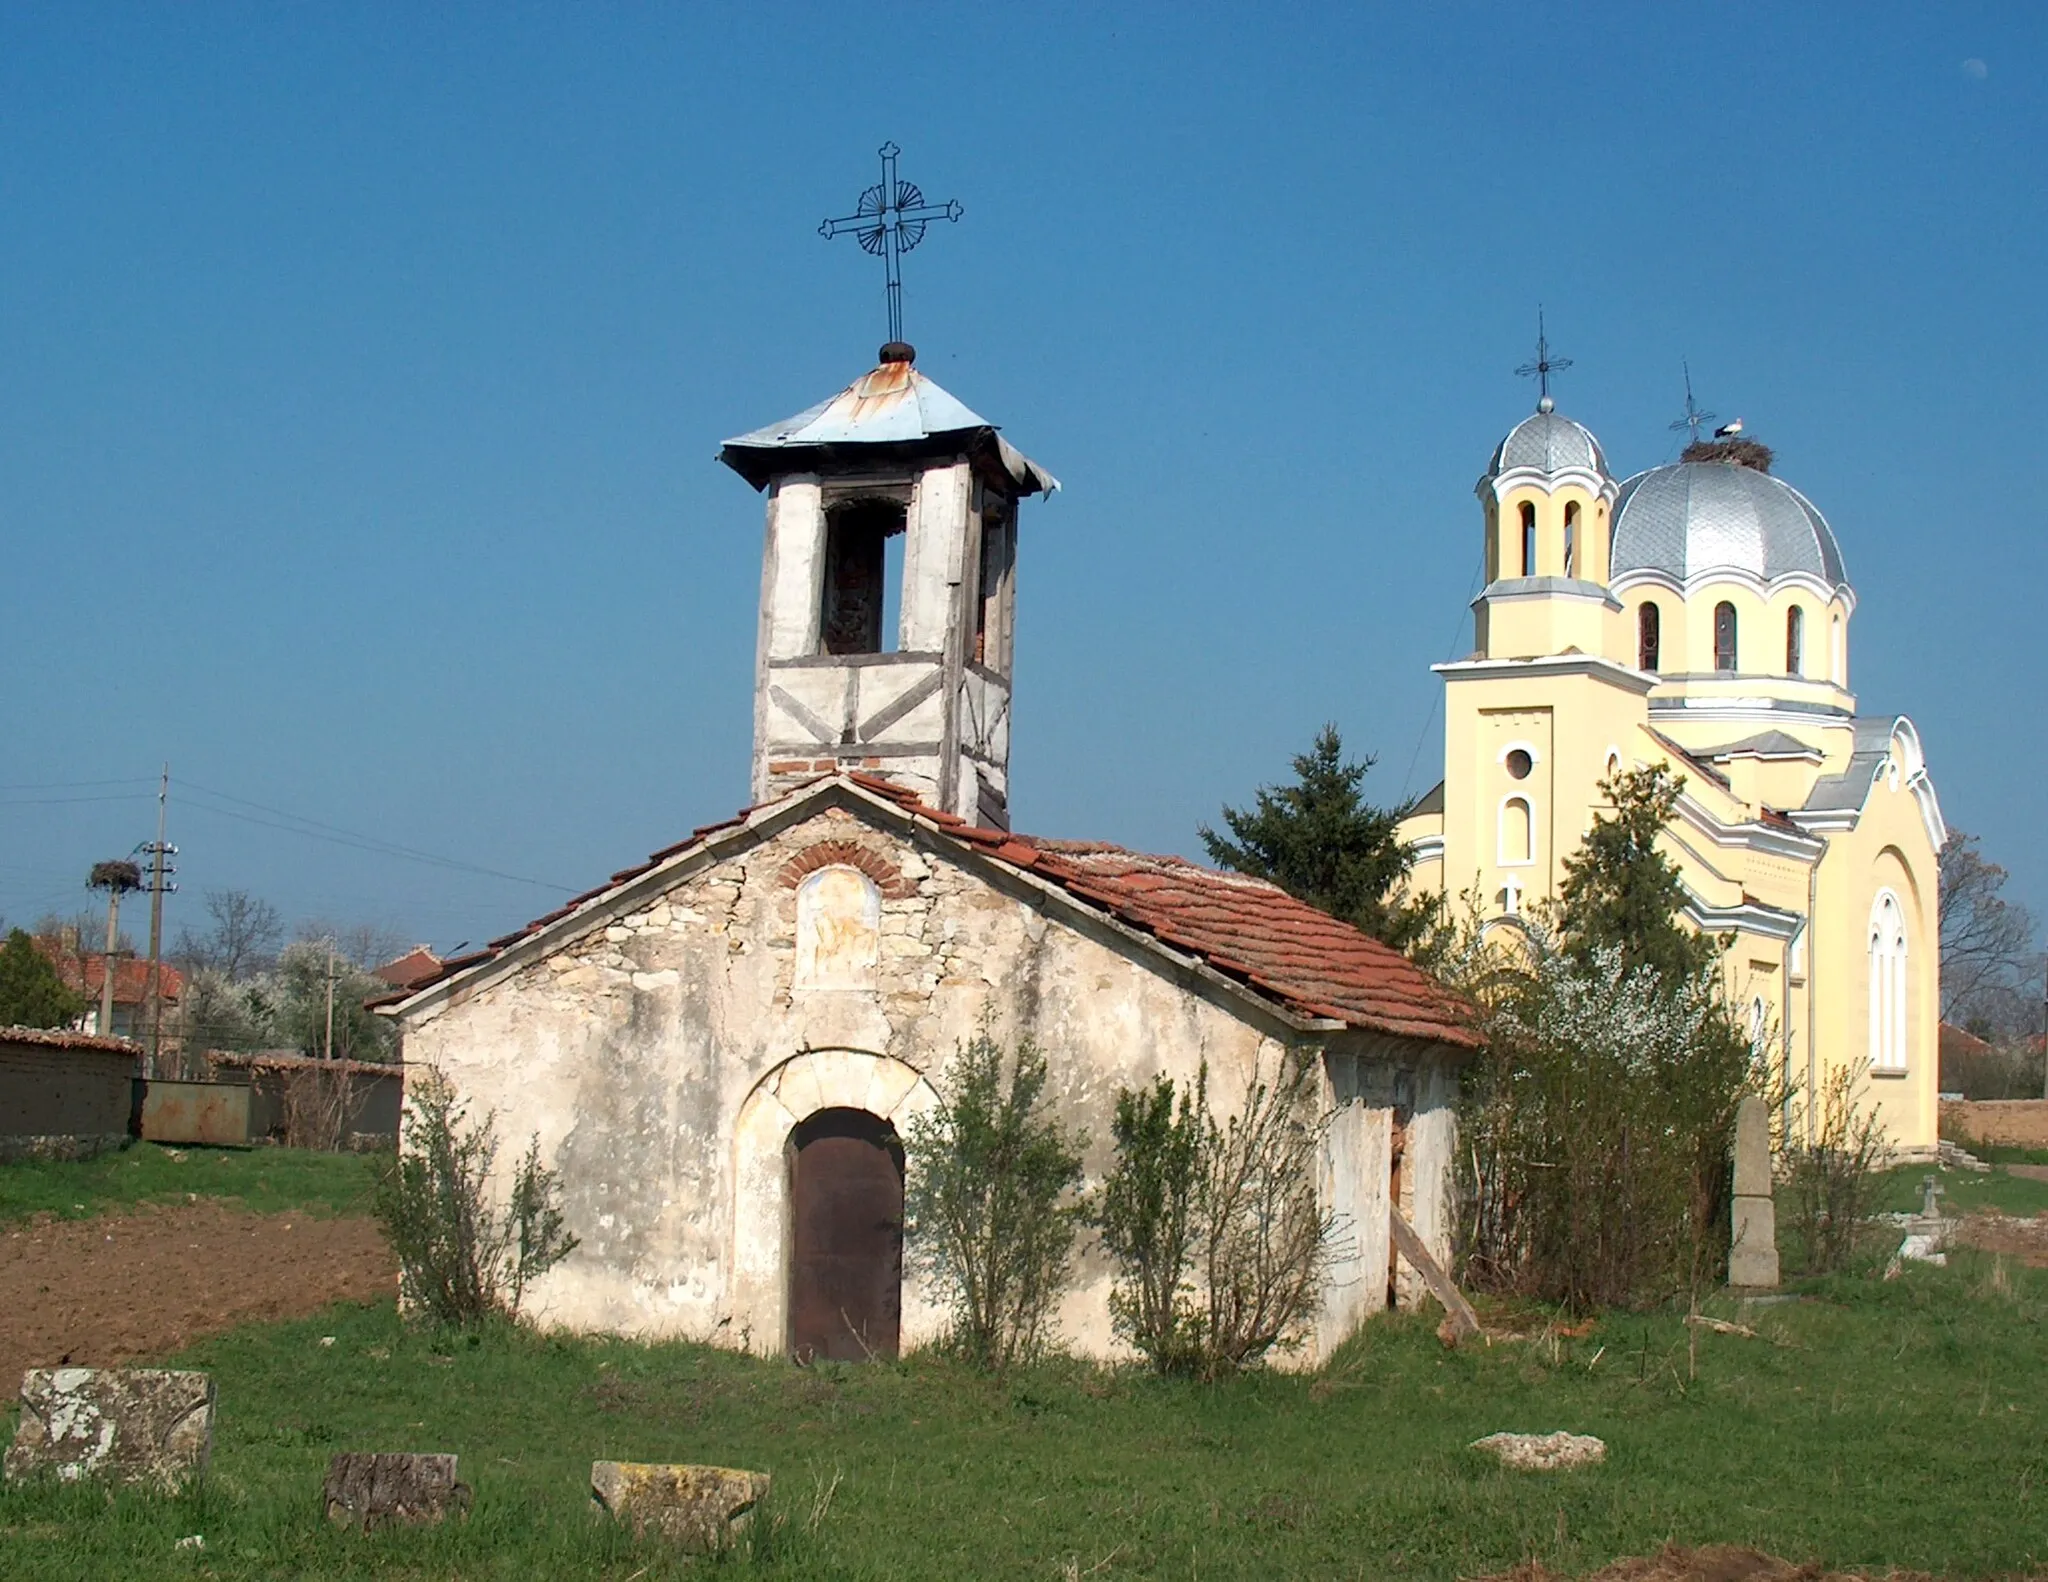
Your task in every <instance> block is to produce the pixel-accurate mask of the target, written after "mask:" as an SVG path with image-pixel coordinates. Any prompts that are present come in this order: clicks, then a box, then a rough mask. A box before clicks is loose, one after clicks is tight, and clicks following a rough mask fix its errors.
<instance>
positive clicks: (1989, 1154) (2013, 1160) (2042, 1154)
mask: <svg viewBox="0 0 2048 1582" xmlns="http://www.w3.org/2000/svg"><path fill="white" fill-rule="evenodd" d="M1957 1141H1958V1143H1959V1144H1960V1146H1961V1147H1962V1149H1963V1151H1964V1152H1965V1153H1968V1154H1973V1155H1975V1156H1976V1157H1977V1158H1979V1159H1981V1160H1983V1161H1984V1163H1986V1164H1987V1165H2048V1148H2020V1147H2017V1146H2014V1145H2013V1144H2010V1143H1979V1142H1972V1141H1970V1140H1969V1139H1968V1138H1959V1139H1957Z"/></svg>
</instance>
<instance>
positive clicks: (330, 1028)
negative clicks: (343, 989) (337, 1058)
mask: <svg viewBox="0 0 2048 1582" xmlns="http://www.w3.org/2000/svg"><path fill="white" fill-rule="evenodd" d="M327 1058H328V1059H329V1060H332V1059H333V1058H334V936H333V935H332V934H329V935H328V936H327Z"/></svg>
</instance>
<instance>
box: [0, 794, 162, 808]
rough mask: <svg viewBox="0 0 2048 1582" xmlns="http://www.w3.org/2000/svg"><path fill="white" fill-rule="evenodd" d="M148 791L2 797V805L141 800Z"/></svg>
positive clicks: (59, 805)
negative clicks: (88, 794)
mask: <svg viewBox="0 0 2048 1582" xmlns="http://www.w3.org/2000/svg"><path fill="white" fill-rule="evenodd" d="M148 795H149V793H148V792H147V791H114V792H109V793H107V794H106V795H103V796H43V797H0V807H68V806H70V805H71V804H73V803H75V802H139V801H141V800H142V799H143V798H144V797H146V796H148Z"/></svg>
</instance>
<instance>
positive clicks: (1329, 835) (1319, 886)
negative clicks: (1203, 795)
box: [1201, 725, 1436, 950]
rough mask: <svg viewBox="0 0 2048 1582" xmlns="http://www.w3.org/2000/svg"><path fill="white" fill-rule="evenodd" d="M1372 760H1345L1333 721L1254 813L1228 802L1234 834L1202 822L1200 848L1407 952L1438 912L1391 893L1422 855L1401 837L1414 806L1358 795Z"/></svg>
mask: <svg viewBox="0 0 2048 1582" xmlns="http://www.w3.org/2000/svg"><path fill="white" fill-rule="evenodd" d="M1374 761H1375V760H1374V759H1372V758H1371V757H1367V758H1364V759H1361V760H1360V761H1359V762H1357V763H1346V762H1345V761H1344V743H1343V741H1342V739H1341V738H1340V737H1339V736H1338V734H1337V727H1336V726H1335V725H1325V726H1324V727H1323V728H1322V729H1321V730H1320V731H1318V732H1317V733H1316V739H1315V745H1314V746H1313V747H1311V748H1310V749H1309V750H1308V751H1307V752H1305V753H1301V754H1298V755H1297V756H1296V758H1295V760H1294V773H1295V783H1294V784H1293V785H1286V786H1261V787H1260V788H1259V791H1258V801H1257V803H1256V805H1255V806H1253V807H1251V808H1249V809H1242V808H1233V807H1225V808H1224V810H1223V822H1224V823H1225V824H1227V825H1228V826H1229V827H1230V833H1231V835H1232V836H1234V837H1235V839H1225V838H1224V837H1223V836H1221V835H1218V834H1217V833H1216V832H1215V831H1214V830H1213V829H1211V828H1209V826H1208V825H1206V824H1204V825H1203V826H1202V827H1201V836H1202V844H1203V845H1204V846H1206V847H1207V848H1208V849H1209V856H1210V858H1211V859H1212V860H1213V861H1215V862H1217V863H1219V864H1221V865H1222V866H1223V867H1225V868H1231V869H1234V870H1236V871H1237V872H1238V873H1245V874H1250V875H1251V876H1252V877H1253V878H1256V879H1267V880H1270V881H1271V882H1272V883H1274V884H1277V885H1279V886H1280V888H1281V889H1283V890H1285V891H1286V892H1287V893H1288V894H1289V895H1292V896H1295V897H1297V898H1298V899H1300V900H1303V901H1306V902H1308V903H1309V905H1311V906H1316V907H1321V908H1322V909H1323V910H1324V911H1325V912H1328V913H1329V914H1330V915H1331V916H1332V917H1340V918H1342V919H1343V920H1344V921H1345V922H1347V923H1351V924H1354V925H1356V926H1357V927H1358V928H1360V929H1362V930H1363V931H1364V932H1366V933H1368V934H1370V935H1372V937H1373V938H1375V939H1379V940H1384V941H1385V942H1386V943H1387V944H1389V945H1392V946H1394V947H1395V948H1396V949H1399V950H1406V949H1409V948H1410V947H1412V946H1415V945H1417V944H1418V943H1419V942H1421V941H1422V940H1423V939H1424V937H1425V936H1426V935H1427V934H1428V932H1429V928H1430V924H1431V923H1432V922H1433V921H1434V919H1435V916H1436V909H1435V907H1434V906H1433V905H1431V904H1430V903H1429V902H1427V901H1416V902H1409V903H1405V904H1404V903H1402V902H1399V901H1394V900H1390V899H1389V896H1390V895H1392V893H1393V891H1394V890H1395V888H1396V887H1397V886H1398V885H1399V884H1400V882H1401V881H1402V880H1403V879H1405V878H1406V877H1407V876H1408V870H1409V867H1410V866H1411V865H1412V863H1413V861H1414V857H1413V854H1412V853H1410V851H1409V850H1408V848H1407V847H1406V846H1404V845H1402V844H1401V841H1400V839H1399V837H1398V836H1397V835H1396V833H1395V830H1396V827H1397V826H1398V825H1399V824H1400V822H1401V820H1402V819H1403V818H1405V817H1406V816H1407V814H1408V809H1407V808H1406V807H1390V808H1387V807H1376V806H1375V805H1374V804H1372V803H1371V802H1368V801H1366V800H1365V798H1364V797H1363V795H1361V793H1360V786H1361V785H1362V784H1363V782H1364V780H1365V776H1366V772H1367V771H1368V770H1370V769H1371V768H1372V766H1373V763H1374Z"/></svg>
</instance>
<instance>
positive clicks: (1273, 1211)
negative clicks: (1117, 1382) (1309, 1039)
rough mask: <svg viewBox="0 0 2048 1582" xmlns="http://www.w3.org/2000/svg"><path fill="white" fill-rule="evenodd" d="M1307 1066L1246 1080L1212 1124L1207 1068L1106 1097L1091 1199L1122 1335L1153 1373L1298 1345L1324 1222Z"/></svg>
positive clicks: (1209, 1371)
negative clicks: (1106, 1149) (1109, 1113)
mask: <svg viewBox="0 0 2048 1582" xmlns="http://www.w3.org/2000/svg"><path fill="white" fill-rule="evenodd" d="M1311 1075H1312V1068H1311V1067H1309V1066H1307V1065H1305V1064H1304V1063H1302V1062H1300V1061H1297V1060H1293V1059H1291V1058H1290V1059H1289V1061H1288V1063H1287V1065H1286V1066H1285V1067H1284V1068H1283V1071H1282V1075H1281V1077H1280V1078H1279V1080H1278V1081H1277V1082H1276V1083H1275V1084H1273V1085H1270V1086H1269V1085H1267V1084H1266V1083H1264V1082H1263V1081H1260V1080H1259V1079H1258V1078H1257V1077H1254V1078H1253V1080H1252V1082H1251V1084H1250V1086H1249V1087H1248V1089H1247V1091H1246V1094H1245V1102H1244V1106H1243V1108H1242V1109H1241V1110H1240V1111H1239V1112H1238V1113H1237V1115H1235V1116H1234V1117H1233V1118H1232V1119H1231V1120H1230V1122H1229V1123H1228V1124H1227V1125H1225V1126H1220V1127H1219V1126H1218V1125H1217V1124H1216V1121H1215V1118H1214V1117H1213V1116H1212V1115H1211V1114H1210V1113H1209V1107H1208V1071H1207V1068H1206V1067H1205V1068H1204V1069H1203V1071H1202V1073H1201V1075H1200V1076H1199V1077H1198V1078H1197V1079H1196V1082H1195V1085H1194V1087H1193V1089H1192V1090H1191V1091H1188V1092H1182V1093H1179V1094H1178V1095H1177V1094H1176V1092H1175V1089H1174V1084H1173V1082H1172V1080H1171V1079H1170V1078H1167V1077H1160V1078H1158V1079H1157V1080H1156V1081H1155V1082H1154V1083H1153V1085H1152V1086H1151V1087H1150V1088H1149V1089H1144V1090H1141V1091H1138V1092H1132V1091H1131V1090H1129V1089H1123V1090H1120V1091H1119V1092H1118V1094H1117V1109H1116V1120H1115V1124H1114V1135H1115V1141H1116V1159H1115V1162H1114V1164H1113V1165H1112V1166H1111V1169H1110V1173H1109V1176H1108V1178H1107V1179H1106V1180H1105V1181H1104V1183H1103V1187H1102V1191H1101V1194H1100V1196H1099V1198H1098V1199H1097V1203H1096V1207H1095V1220H1096V1223H1097V1225H1098V1227H1099V1228H1100V1231H1101V1235H1102V1241H1103V1247H1104V1250H1105V1251H1107V1252H1108V1253H1109V1255H1110V1257H1111V1259H1112V1260H1113V1261H1114V1262H1115V1263H1116V1265H1117V1270H1118V1279H1117V1285H1116V1289H1115V1291H1114V1292H1113V1293H1112V1294H1111V1297H1110V1312H1111V1314H1112V1316H1113V1318H1114V1321H1115V1323H1116V1326H1117V1331H1118V1333H1119V1334H1121V1335H1123V1336H1124V1338H1125V1339H1127V1340H1129V1341H1130V1343H1131V1344H1132V1345H1133V1346H1135V1347H1136V1348H1137V1349H1138V1351H1140V1352H1141V1353H1142V1354H1143V1355H1144V1356H1145V1358H1146V1360H1147V1361H1148V1362H1150V1363H1151V1364H1152V1366H1153V1367H1154V1368H1156V1369H1157V1370H1158V1371H1160V1372H1161V1373H1192V1374H1195V1375H1197V1376H1199V1377H1203V1378H1213V1377H1216V1376H1217V1375H1219V1374H1223V1373H1230V1372H1235V1371H1238V1370H1240V1369H1243V1368H1246V1367H1249V1366H1251V1365H1253V1364H1254V1363H1256V1362H1258V1361H1260V1360H1262V1359H1263V1358H1264V1357H1265V1356H1266V1355H1267V1354H1268V1353H1269V1352H1271V1351H1272V1350H1274V1349H1275V1348H1276V1347H1279V1348H1285V1347H1287V1346H1290V1345H1292V1344H1294V1343H1295V1341H1296V1338H1297V1336H1298V1334H1299V1331H1300V1329H1301V1326H1302V1324H1303V1323H1304V1322H1305V1321H1306V1320H1307V1319H1308V1318H1309V1317H1310V1316H1311V1315H1312V1314H1313V1313H1314V1311H1315V1308H1316V1305H1317V1303H1318V1301H1319V1300H1320V1297H1321V1289H1322V1275H1323V1272H1324V1270H1325V1268H1326V1267H1327V1264H1328V1257H1329V1246H1330V1240H1331V1236H1332V1233H1333V1231H1334V1228H1335V1227H1334V1224H1333V1222H1332V1221H1331V1219H1330V1218H1329V1216H1327V1215H1326V1214H1325V1213H1324V1212H1323V1209H1322V1207H1321V1202H1320V1197H1319V1194H1318V1192H1317V1165H1318V1161H1319V1160H1320V1157H1321V1145H1322V1131H1323V1128H1322V1126H1321V1124H1320V1122H1319V1120H1318V1118H1317V1117H1316V1115H1315V1113H1314V1110H1313V1100H1314V1091H1315V1090H1314V1084H1313V1082H1312V1081H1311V1080H1310V1078H1311Z"/></svg>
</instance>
